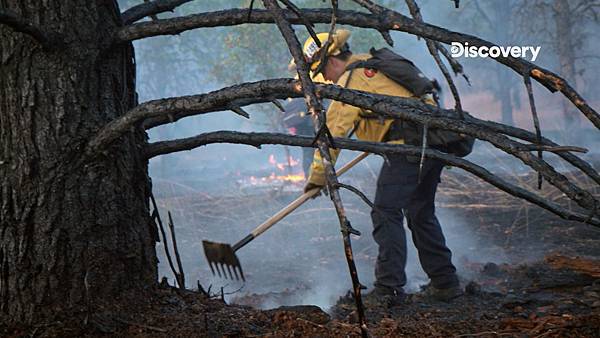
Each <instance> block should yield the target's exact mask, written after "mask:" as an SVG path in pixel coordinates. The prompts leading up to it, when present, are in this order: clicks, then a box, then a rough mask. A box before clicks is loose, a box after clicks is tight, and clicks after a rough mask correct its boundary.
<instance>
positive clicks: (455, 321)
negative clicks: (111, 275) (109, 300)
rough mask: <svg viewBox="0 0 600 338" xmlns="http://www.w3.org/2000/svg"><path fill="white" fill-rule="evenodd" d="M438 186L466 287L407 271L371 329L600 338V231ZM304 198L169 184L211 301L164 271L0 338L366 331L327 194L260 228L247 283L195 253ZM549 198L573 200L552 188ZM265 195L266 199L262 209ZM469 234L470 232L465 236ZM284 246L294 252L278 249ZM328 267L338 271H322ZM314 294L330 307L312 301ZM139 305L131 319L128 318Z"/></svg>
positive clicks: (354, 206)
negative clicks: (124, 294) (74, 314)
mask: <svg viewBox="0 0 600 338" xmlns="http://www.w3.org/2000/svg"><path fill="white" fill-rule="evenodd" d="M512 178H513V180H516V181H517V182H518V184H520V185H522V186H527V187H533V186H534V185H535V184H536V182H537V177H536V176H535V175H532V174H522V175H516V176H513V177H512ZM572 178H573V179H576V180H580V181H579V182H580V183H581V184H582V185H584V186H586V184H587V182H585V180H583V179H582V178H581V177H572ZM349 180H350V181H351V182H352V183H353V184H354V185H357V186H359V188H361V189H363V190H365V191H366V193H367V195H368V194H370V193H372V191H369V183H368V182H362V181H360V180H358V179H357V178H356V177H354V178H353V177H350V178H349ZM442 181H443V183H442V185H441V186H440V189H439V194H438V209H439V212H440V213H441V214H442V215H451V216H452V217H453V218H454V219H457V220H460V221H457V222H450V221H448V222H447V223H448V224H445V231H446V233H447V239H448V241H449V243H450V244H453V243H454V244H453V245H454V247H453V250H454V251H455V259H454V260H455V262H456V264H457V266H459V272H460V276H461V279H462V280H461V283H462V286H463V287H464V288H465V295H464V296H462V297H460V298H458V299H456V300H454V301H452V302H451V303H444V302H436V301H432V300H428V299H425V298H423V297H422V296H421V295H420V294H419V287H418V285H420V284H424V282H426V279H423V275H422V272H420V273H419V272H418V271H417V270H414V271H412V270H410V269H409V274H411V276H412V277H411V278H412V280H413V285H412V286H411V287H410V288H409V290H408V291H409V292H410V293H411V295H410V296H409V299H408V301H407V303H406V304H403V305H401V306H396V307H391V308H390V307H386V306H384V305H381V304H367V312H366V313H367V319H368V323H369V332H370V334H371V335H372V336H376V337H401V336H406V337H425V336H427V337H429V336H431V337H451V336H454V337H499V336H502V337H600V230H599V229H596V228H593V227H591V226H587V225H583V224H579V223H573V222H568V221H564V220H562V219H560V218H558V217H555V216H553V215H551V214H549V213H548V212H545V211H543V210H541V209H540V208H538V207H535V206H531V205H528V204H526V203H523V202H522V201H520V200H517V199H515V198H512V197H510V196H508V195H507V194H505V193H502V192H499V191H497V190H495V189H491V188H490V186H489V185H487V184H485V183H482V182H480V181H478V180H476V179H474V178H472V177H470V176H467V175H465V174H463V173H461V172H458V171H455V170H450V171H446V173H445V174H444V177H443V179H442ZM588 186H589V187H591V188H590V191H592V192H593V193H595V194H599V193H600V191H598V188H597V187H595V188H594V187H593V185H588ZM163 192H164V190H163ZM297 193H298V192H297V190H294V189H289V190H285V189H280V190H279V191H273V190H269V189H265V190H253V191H252V192H251V194H252V196H254V197H253V198H248V194H240V195H239V196H225V197H222V196H220V197H215V195H214V194H212V195H209V194H206V193H198V192H197V191H193V192H192V193H191V194H187V195H181V194H166V193H164V194H163V195H161V196H158V199H159V203H161V205H162V206H163V207H165V208H168V209H169V210H172V212H173V216H174V219H175V222H176V223H177V229H178V230H177V237H178V242H179V245H180V248H182V249H181V251H182V259H183V261H184V266H185V267H186V276H187V277H188V279H187V280H188V284H191V285H192V286H196V285H197V284H196V283H195V282H197V283H200V285H202V286H203V289H204V290H207V289H208V287H209V286H210V288H211V289H210V291H209V293H210V296H207V295H206V294H205V293H202V292H199V291H197V290H196V291H191V290H179V289H176V288H174V287H172V286H169V285H168V284H169V283H172V278H171V279H166V280H165V282H164V283H163V284H162V285H161V287H160V288H159V289H157V290H156V292H154V296H153V297H148V298H147V299H144V300H139V299H138V300H135V301H131V302H127V301H126V302H121V303H122V304H123V305H122V306H124V307H125V308H122V309H121V310H122V311H119V310H114V309H111V310H110V311H108V310H107V311H106V312H105V313H98V314H94V315H92V316H90V317H89V318H88V320H87V322H85V323H82V322H69V321H65V322H54V323H46V324H42V325H38V326H35V327H29V328H1V331H0V334H1V335H3V336H7V337H21V336H36V337H52V336H70V337H76V336H106V335H116V336H133V337H203V336H209V337H213V336H214V337H221V336H225V337H239V336H264V337H304V336H310V337H334V336H335V337H338V336H360V331H359V329H358V326H357V325H356V313H355V307H354V302H353V299H352V296H351V295H348V294H344V292H343V291H340V290H347V289H348V285H349V284H344V282H345V283H347V280H348V279H349V277H348V274H347V271H346V270H345V267H344V262H343V255H341V243H340V238H339V230H337V229H335V228H334V229H331V227H321V224H330V223H331V217H330V218H327V217H325V216H323V218H318V217H317V218H315V215H317V214H319V215H321V214H323V213H324V211H327V210H329V211H331V210H330V209H328V208H330V207H328V204H327V201H326V199H324V198H321V199H322V201H320V202H319V201H314V202H312V204H311V205H308V206H307V207H305V208H304V209H301V210H299V211H298V215H296V218H295V221H294V222H289V223H285V222H284V223H283V224H282V225H281V229H278V230H276V229H274V230H273V231H272V233H271V234H270V235H269V236H271V239H270V240H269V239H268V237H267V236H265V237H267V238H265V240H264V241H265V242H260V241H259V240H258V239H257V242H256V243H255V244H253V245H254V246H249V247H248V249H246V248H244V249H243V250H246V251H244V254H243V260H242V264H243V265H244V269H245V270H244V271H245V273H246V276H247V279H248V280H249V281H248V282H247V283H246V284H241V286H239V284H235V282H231V284H229V282H228V283H222V284H218V282H217V279H214V278H212V277H210V273H209V270H208V268H207V266H206V265H205V264H204V263H201V264H199V263H198V260H199V258H198V256H201V255H202V254H201V247H200V240H199V239H201V238H207V237H209V238H211V239H215V240H220V241H223V242H231V240H232V238H233V239H237V238H242V237H243V236H241V235H243V234H245V233H246V232H247V231H248V230H249V229H251V228H252V227H253V225H255V224H259V223H260V221H262V220H264V218H265V215H269V214H271V213H272V212H273V211H274V210H278V208H280V207H281V206H282V205H285V204H286V203H287V202H289V201H290V200H291V199H292V198H293V197H294V196H296V195H297ZM541 193H542V194H543V195H544V196H545V197H546V198H548V199H550V200H554V201H559V202H561V203H564V204H565V205H569V204H568V203H567V202H566V199H565V197H564V196H563V195H562V194H560V193H558V192H556V191H555V190H553V189H551V188H549V187H548V184H545V185H544V189H543V190H542V191H541ZM190 196H192V197H190ZM345 200H346V201H347V203H346V206H347V208H348V209H349V215H350V217H351V219H352V220H354V221H353V224H354V225H355V226H356V224H359V226H358V228H359V229H361V231H363V233H365V234H364V235H363V236H361V238H355V239H354V241H353V244H354V250H355V254H356V259H357V264H358V265H359V273H361V276H365V277H364V278H363V280H366V281H367V282H368V275H369V274H370V273H372V272H371V271H370V270H371V269H372V264H373V262H374V259H375V257H376V247H374V246H373V243H372V240H371V241H369V240H368V233H367V231H365V230H367V229H368V226H367V225H368V216H369V215H368V210H367V209H366V208H365V207H364V205H361V202H360V201H358V200H356V199H352V198H348V199H345ZM265 201H268V202H269V203H267V204H269V205H270V207H269V208H267V209H266V210H263V209H264V205H265ZM216 206H218V208H216ZM260 208H263V209H260ZM573 208H575V207H574V206H573ZM259 209H260V211H259ZM224 210H227V211H228V212H223V211H224ZM365 210H367V211H365ZM199 217H200V218H201V219H204V220H210V222H208V221H206V223H203V224H205V225H206V224H209V223H210V226H198V218H199ZM192 220H193V221H192ZM464 220H468V222H466V221H464ZM242 221H244V222H246V226H245V227H244V228H243V229H241V230H235V231H238V232H235V231H234V230H233V228H232V224H240V223H241V222H242ZM361 224H363V225H364V226H362V227H361V226H360V225H361ZM192 225H194V226H192ZM308 226H312V228H310V235H307V231H306V228H305V227H308ZM278 231H279V232H278ZM467 235H468V237H469V241H465V239H464V238H463V237H466V236H467ZM303 236H304V237H303ZM363 237H365V238H366V239H365V238H363ZM290 238H291V239H294V240H295V242H296V244H295V245H293V246H292V248H291V249H290V246H291V245H292V244H291V243H292V242H294V240H290ZM302 238H304V239H302ZM301 239H302V240H301ZM286 247H287V248H288V250H284V249H283V248H286ZM186 248H187V249H186ZM188 249H189V250H188ZM158 250H159V251H160V250H162V247H159V248H158ZM457 253H458V254H457ZM163 261H164V259H163ZM290 262H293V263H290ZM162 264H164V262H163V263H162ZM415 264H416V265H418V263H415ZM190 267H191V268H190ZM164 271H165V270H163V272H164ZM325 274H332V275H333V277H332V276H328V277H327V278H325V277H323V276H324V275H325ZM165 275H167V276H168V273H167V272H165ZM341 281H344V282H341ZM324 284H327V285H328V287H329V286H330V285H329V284H333V285H336V284H340V285H339V286H338V288H337V289H335V288H334V290H333V291H331V288H328V291H329V292H328V293H327V297H329V298H327V297H325V296H320V297H318V298H314V299H313V298H310V295H311V294H316V293H319V292H320V291H321V289H320V286H322V285H324ZM240 288H241V290H240ZM221 292H222V293H223V294H221ZM332 297H335V298H334V299H331V298H332ZM313 300H314V301H313ZM319 302H321V304H323V303H324V304H328V306H324V305H321V304H320V305H321V307H319V306H315V305H313V304H316V303H319ZM228 304H229V305H228ZM298 304H301V305H298ZM128 306H131V307H135V309H132V308H127V307H128ZM269 308H270V309H269ZM131 312H133V313H136V315H127V316H126V315H123V314H122V313H131Z"/></svg>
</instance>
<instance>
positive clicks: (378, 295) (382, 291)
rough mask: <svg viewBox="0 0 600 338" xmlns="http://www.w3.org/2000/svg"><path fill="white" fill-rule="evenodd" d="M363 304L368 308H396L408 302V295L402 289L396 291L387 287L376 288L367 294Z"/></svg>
mask: <svg viewBox="0 0 600 338" xmlns="http://www.w3.org/2000/svg"><path fill="white" fill-rule="evenodd" d="M362 299H363V302H364V304H365V305H366V306H369V307H374V306H384V307H394V306H398V305H402V304H404V303H405V302H406V294H405V293H404V291H403V290H402V289H400V290H395V289H392V288H388V287H385V286H376V287H375V288H373V290H371V292H369V293H367V294H365V295H364V296H363V297H362Z"/></svg>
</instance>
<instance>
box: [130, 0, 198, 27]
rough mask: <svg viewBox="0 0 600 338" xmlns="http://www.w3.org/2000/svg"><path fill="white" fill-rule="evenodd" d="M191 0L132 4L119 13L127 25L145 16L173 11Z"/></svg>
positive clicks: (159, 0)
mask: <svg viewBox="0 0 600 338" xmlns="http://www.w3.org/2000/svg"><path fill="white" fill-rule="evenodd" d="M190 1H192V0H156V1H150V2H144V3H143V4H140V5H137V6H133V7H131V8H129V9H128V10H126V11H125V12H123V13H122V14H121V18H122V19H123V23H124V24H126V25H128V24H131V23H134V22H136V21H138V20H140V19H143V18H145V17H147V16H153V15H156V14H159V13H163V12H167V11H173V10H174V9H175V8H176V7H178V6H181V5H183V4H184V3H186V2H190Z"/></svg>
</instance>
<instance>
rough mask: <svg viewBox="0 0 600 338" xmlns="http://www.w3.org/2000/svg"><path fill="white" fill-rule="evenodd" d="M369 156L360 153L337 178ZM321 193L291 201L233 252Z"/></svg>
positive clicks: (305, 195)
mask: <svg viewBox="0 0 600 338" xmlns="http://www.w3.org/2000/svg"><path fill="white" fill-rule="evenodd" d="M367 156H369V153H362V154H360V155H358V156H357V157H355V158H354V159H353V160H352V161H350V162H348V163H346V164H345V165H344V166H343V167H341V168H340V170H338V171H337V174H338V176H340V175H343V174H344V173H345V172H346V171H348V170H350V168H352V167H354V166H355V165H356V164H357V163H358V162H360V161H362V160H363V159H364V158H365V157H367ZM319 191H321V188H314V189H311V190H309V191H307V192H305V193H304V194H302V195H301V196H300V197H298V198H296V199H295V200H293V201H292V202H291V203H290V204H288V205H287V206H286V207H285V208H283V209H281V210H280V211H279V212H277V213H276V214H275V215H273V216H271V217H270V218H269V219H267V220H266V221H264V222H263V223H262V224H261V225H259V226H257V227H256V228H255V229H254V230H252V232H251V233H250V234H249V235H248V236H246V237H244V239H242V240H241V241H239V242H237V243H235V244H234V245H233V247H232V248H233V251H237V250H238V249H240V248H241V247H243V246H244V245H246V244H248V243H249V242H250V241H251V240H253V239H254V238H256V237H257V236H259V235H260V234H262V233H263V232H265V231H267V230H269V228H270V227H272V226H273V225H275V223H277V222H279V221H281V220H282V219H283V218H284V217H285V216H287V215H289V214H290V213H291V212H292V211H294V210H296V209H298V207H299V206H301V205H302V204H304V202H306V201H307V200H308V199H309V198H312V197H314V196H315V195H316V194H318V193H319Z"/></svg>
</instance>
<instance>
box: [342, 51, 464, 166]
mask: <svg viewBox="0 0 600 338" xmlns="http://www.w3.org/2000/svg"><path fill="white" fill-rule="evenodd" d="M369 53H370V54H371V55H372V57H371V58H370V59H367V60H363V61H357V62H354V63H352V64H350V65H349V66H348V67H347V68H346V69H347V70H350V71H351V70H353V69H356V68H370V69H376V70H378V71H380V72H382V73H383V74H384V75H385V76H387V77H388V78H390V79H391V80H392V81H394V82H396V83H398V84H399V85H401V86H403V87H404V88H406V89H407V90H409V91H410V92H411V93H413V94H414V95H415V96H417V97H422V96H424V95H427V94H432V95H433V97H434V99H436V101H437V93H438V92H439V91H440V90H441V89H440V87H439V85H438V84H437V81H435V80H433V81H432V80H430V79H428V78H427V77H426V76H425V75H424V74H423V72H422V71H421V70H420V69H419V68H418V67H417V66H415V64H414V63H412V62H411V61H410V60H408V59H406V58H404V57H403V56H401V55H399V54H396V53H394V52H393V51H391V50H389V49H388V48H381V49H377V50H376V49H374V48H371V50H370V51H369ZM438 106H439V104H438ZM391 129H392V130H390V132H391V133H394V137H398V138H403V139H404V142H405V143H406V144H409V145H414V146H419V145H421V144H422V142H423V125H422V124H420V123H416V122H412V121H402V120H396V121H395V122H394V124H393V125H392V128H391ZM393 129H395V130H393ZM474 143H475V138H473V137H472V136H469V135H459V134H458V133H456V132H453V131H448V130H442V129H436V128H428V130H427V145H428V146H429V147H430V148H433V149H436V150H439V151H442V152H445V153H448V154H452V155H455V156H458V157H465V156H467V155H469V154H470V153H471V152H472V151H473V145H474Z"/></svg>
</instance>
